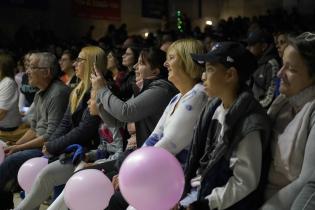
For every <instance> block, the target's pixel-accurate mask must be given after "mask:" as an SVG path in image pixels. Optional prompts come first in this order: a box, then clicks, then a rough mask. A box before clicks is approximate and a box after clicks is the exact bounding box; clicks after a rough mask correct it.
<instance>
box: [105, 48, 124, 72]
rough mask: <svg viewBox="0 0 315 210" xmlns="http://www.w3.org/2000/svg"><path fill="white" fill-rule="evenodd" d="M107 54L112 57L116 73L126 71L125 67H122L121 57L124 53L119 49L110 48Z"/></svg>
mask: <svg viewBox="0 0 315 210" xmlns="http://www.w3.org/2000/svg"><path fill="white" fill-rule="evenodd" d="M109 53H111V54H112V56H113V57H114V59H115V63H116V66H117V69H118V71H126V70H127V67H125V66H123V65H122V55H123V54H124V51H123V50H122V49H121V48H112V49H110V50H109V51H108V53H107V54H109Z"/></svg>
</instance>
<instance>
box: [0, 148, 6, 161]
mask: <svg viewBox="0 0 315 210" xmlns="http://www.w3.org/2000/svg"><path fill="white" fill-rule="evenodd" d="M4 157H5V154H4V148H3V145H2V144H0V164H1V163H2V162H3V161H4Z"/></svg>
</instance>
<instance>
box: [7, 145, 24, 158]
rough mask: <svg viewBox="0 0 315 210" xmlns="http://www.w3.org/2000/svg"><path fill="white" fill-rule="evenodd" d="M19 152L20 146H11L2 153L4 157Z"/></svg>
mask: <svg viewBox="0 0 315 210" xmlns="http://www.w3.org/2000/svg"><path fill="white" fill-rule="evenodd" d="M20 150H21V147H20V145H13V146H9V147H7V148H5V149H4V153H5V155H6V156H9V155H11V154H13V153H15V152H18V151H20Z"/></svg>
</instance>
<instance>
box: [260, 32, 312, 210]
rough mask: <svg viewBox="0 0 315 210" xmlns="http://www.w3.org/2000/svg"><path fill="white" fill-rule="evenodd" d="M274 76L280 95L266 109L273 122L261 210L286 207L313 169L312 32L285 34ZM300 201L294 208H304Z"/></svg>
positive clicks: (289, 204) (289, 206) (275, 209)
mask: <svg viewBox="0 0 315 210" xmlns="http://www.w3.org/2000/svg"><path fill="white" fill-rule="evenodd" d="M278 76H279V77H280V79H281V83H280V93H281V94H282V95H280V96H278V98H276V99H275V101H274V102H273V104H272V105H271V107H270V109H269V110H268V114H269V116H270V118H271V120H272V122H273V124H272V126H273V135H272V137H273V138H272V139H271V145H272V150H271V151H272V162H271V167H270V171H269V176H268V187H267V191H266V198H267V199H269V200H267V202H266V203H265V204H264V206H263V207H262V209H263V210H284V209H290V208H291V207H292V203H293V201H294V199H295V198H296V197H297V195H298V193H299V192H300V191H301V189H302V187H303V185H305V184H306V182H307V181H308V180H309V178H310V176H311V175H312V173H314V171H315V167H314V161H315V153H314V150H315V141H314V139H315V126H314V120H315V117H314V116H315V34H312V33H309V32H306V33H303V34H301V35H300V36H298V37H296V38H289V40H288V47H287V48H286V49H285V50H284V55H283V67H282V68H281V69H280V71H279V73H278ZM302 192H303V191H302ZM305 196H306V195H305ZM308 196H309V198H310V199H311V197H310V196H311V194H309V195H308ZM303 197H304V196H302V200H303ZM300 202H302V201H300ZM310 203H312V202H309V204H310ZM300 204H301V205H302V206H303V207H302V206H300V207H297V206H295V208H296V209H307V208H304V207H306V205H307V203H306V201H305V203H300ZM304 204H305V206H304ZM310 209H314V208H311V207H310Z"/></svg>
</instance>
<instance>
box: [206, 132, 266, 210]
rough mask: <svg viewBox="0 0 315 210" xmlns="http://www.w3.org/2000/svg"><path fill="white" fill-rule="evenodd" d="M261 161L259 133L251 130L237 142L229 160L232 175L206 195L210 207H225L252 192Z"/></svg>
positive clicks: (258, 176) (257, 179)
mask: <svg viewBox="0 0 315 210" xmlns="http://www.w3.org/2000/svg"><path fill="white" fill-rule="evenodd" d="M261 162H262V146H261V138H260V134H259V132H258V131H253V132H251V133H249V134H248V135H247V136H245V137H244V139H243V140H242V141H241V142H240V143H239V145H238V147H237V149H236V151H235V154H233V156H232V158H231V160H230V167H231V168H232V169H233V176H231V177H230V179H229V180H228V182H227V183H226V184H225V185H224V186H222V187H217V188H214V189H213V190H212V192H211V194H210V195H208V196H206V198H207V199H208V200H209V206H210V207H211V209H218V210H220V209H226V208H228V207H230V206H232V205H233V204H235V203H237V202H238V201H240V200H241V199H243V198H245V197H246V196H247V195H249V194H250V193H251V192H253V191H254V190H255V189H256V188H257V186H258V183H259V180H260V172H261Z"/></svg>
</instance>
